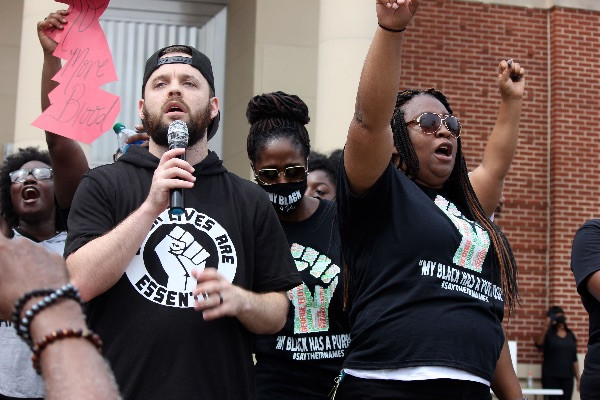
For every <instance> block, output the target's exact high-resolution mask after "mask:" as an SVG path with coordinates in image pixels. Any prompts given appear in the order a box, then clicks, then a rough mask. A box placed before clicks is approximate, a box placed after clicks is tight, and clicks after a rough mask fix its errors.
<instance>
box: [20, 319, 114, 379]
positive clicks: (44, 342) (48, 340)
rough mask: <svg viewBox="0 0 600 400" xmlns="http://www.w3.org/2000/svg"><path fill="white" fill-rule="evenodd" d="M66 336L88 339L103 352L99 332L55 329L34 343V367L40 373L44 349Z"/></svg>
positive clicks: (32, 358) (32, 357)
mask: <svg viewBox="0 0 600 400" xmlns="http://www.w3.org/2000/svg"><path fill="white" fill-rule="evenodd" d="M66 338H81V339H86V340H88V341H89V342H90V343H91V344H93V345H94V346H95V347H96V349H97V350H98V352H99V353H100V354H102V339H100V336H98V334H96V333H94V332H92V331H91V330H89V329H85V330H84V329H62V330H59V331H54V332H51V333H49V334H47V335H46V336H44V337H43V338H42V339H41V340H40V341H39V342H37V343H35V344H34V345H33V348H32V351H33V355H32V356H31V362H32V363H33V368H34V369H35V370H36V371H37V373H38V374H41V366H40V358H41V355H42V351H44V349H45V348H46V347H47V346H48V345H50V344H52V343H54V342H56V341H57V340H61V339H66Z"/></svg>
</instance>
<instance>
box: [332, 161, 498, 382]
mask: <svg viewBox="0 0 600 400" xmlns="http://www.w3.org/2000/svg"><path fill="white" fill-rule="evenodd" d="M337 200H338V202H337V204H338V218H339V224H340V236H341V239H342V249H343V256H344V259H345V261H346V262H347V264H348V268H349V277H348V279H349V286H350V298H351V308H350V313H349V319H350V325H351V326H352V330H351V342H350V347H349V348H348V356H347V358H346V361H345V363H344V367H345V368H352V369H396V368H405V367H417V366H443V367H452V368H457V369H461V370H464V371H467V372H469V373H471V374H474V375H477V376H479V377H481V378H483V379H485V380H488V381H492V377H493V373H494V370H495V368H496V363H497V360H498V358H499V356H500V352H501V350H502V346H503V344H504V333H503V331H502V325H501V321H502V319H503V313H504V296H503V293H502V290H501V284H500V278H499V274H498V271H495V270H494V268H493V266H492V265H493V264H492V262H491V255H492V252H493V249H492V245H491V243H490V238H489V235H488V234H487V232H486V231H485V230H484V229H483V228H482V227H481V226H480V225H479V224H477V223H475V222H473V221H471V220H469V219H468V218H466V217H465V216H464V215H463V213H462V212H461V211H460V210H459V209H458V208H457V207H456V206H455V204H453V203H452V202H451V201H449V199H447V198H445V197H444V195H443V193H437V192H436V191H430V190H428V191H424V190H422V189H421V188H419V187H418V186H417V185H416V184H415V183H414V182H413V181H411V180H410V179H409V178H408V177H406V176H405V175H404V174H403V173H402V172H401V171H399V170H397V169H396V168H395V167H393V166H392V164H390V165H389V166H388V168H387V169H386V170H385V172H384V173H383V175H382V176H381V177H380V178H379V180H378V181H377V182H376V183H375V185H374V186H373V187H371V188H370V189H369V191H368V193H366V194H365V195H363V196H360V197H357V196H354V195H353V194H352V193H351V192H350V189H349V186H348V181H347V178H346V173H345V169H344V168H340V177H339V183H338V191H337Z"/></svg>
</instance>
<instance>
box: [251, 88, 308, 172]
mask: <svg viewBox="0 0 600 400" xmlns="http://www.w3.org/2000/svg"><path fill="white" fill-rule="evenodd" d="M246 118H247V119H248V122H249V123H250V125H251V126H250V131H249V132H248V141H247V151H248V158H249V159H250V161H251V162H252V164H255V163H256V160H257V158H258V153H259V151H260V150H261V149H262V148H263V147H264V146H265V144H266V143H267V142H268V141H270V140H273V139H278V138H285V139H287V140H289V141H290V142H291V143H292V144H293V145H294V146H295V147H296V148H297V149H298V150H299V151H300V153H301V154H302V157H303V158H304V159H306V158H307V157H308V154H309V153H310V138H309V136H308V131H307V130H306V127H305V125H306V124H308V122H309V121H310V118H309V117H308V107H307V106H306V104H305V103H304V102H303V101H302V100H301V99H300V98H299V97H298V96H296V95H292V94H287V93H284V92H273V93H265V94H261V95H258V96H254V97H253V98H252V99H251V100H250V102H249V103H248V108H247V110H246Z"/></svg>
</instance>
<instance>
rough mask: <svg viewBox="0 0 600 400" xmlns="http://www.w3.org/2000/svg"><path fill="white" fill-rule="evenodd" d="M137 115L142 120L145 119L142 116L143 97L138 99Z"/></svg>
mask: <svg viewBox="0 0 600 400" xmlns="http://www.w3.org/2000/svg"><path fill="white" fill-rule="evenodd" d="M138 115H139V116H140V118H141V119H142V121H143V120H144V119H145V118H144V99H140V100H139V101H138Z"/></svg>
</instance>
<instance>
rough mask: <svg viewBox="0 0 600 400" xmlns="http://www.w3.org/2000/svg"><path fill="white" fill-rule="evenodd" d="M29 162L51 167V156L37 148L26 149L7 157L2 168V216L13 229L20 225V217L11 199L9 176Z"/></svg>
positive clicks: (0, 202) (0, 180)
mask: <svg viewBox="0 0 600 400" xmlns="http://www.w3.org/2000/svg"><path fill="white" fill-rule="evenodd" d="M29 161H40V162H43V163H44V164H47V165H48V166H50V155H49V154H48V152H47V151H42V150H40V149H39V148H37V147H26V148H24V149H19V151H17V152H16V153H14V154H11V155H9V156H8V157H6V160H4V163H2V166H1V167H0V215H2V217H3V218H4V220H5V221H6V223H7V224H8V225H9V226H10V227H11V228H14V227H15V226H18V225H19V216H18V215H17V212H16V211H15V207H14V206H13V203H12V199H11V197H10V187H11V186H12V182H11V180H10V176H9V174H10V173H11V172H12V171H16V170H18V169H20V168H21V167H22V166H23V164H26V163H28V162H29Z"/></svg>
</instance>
